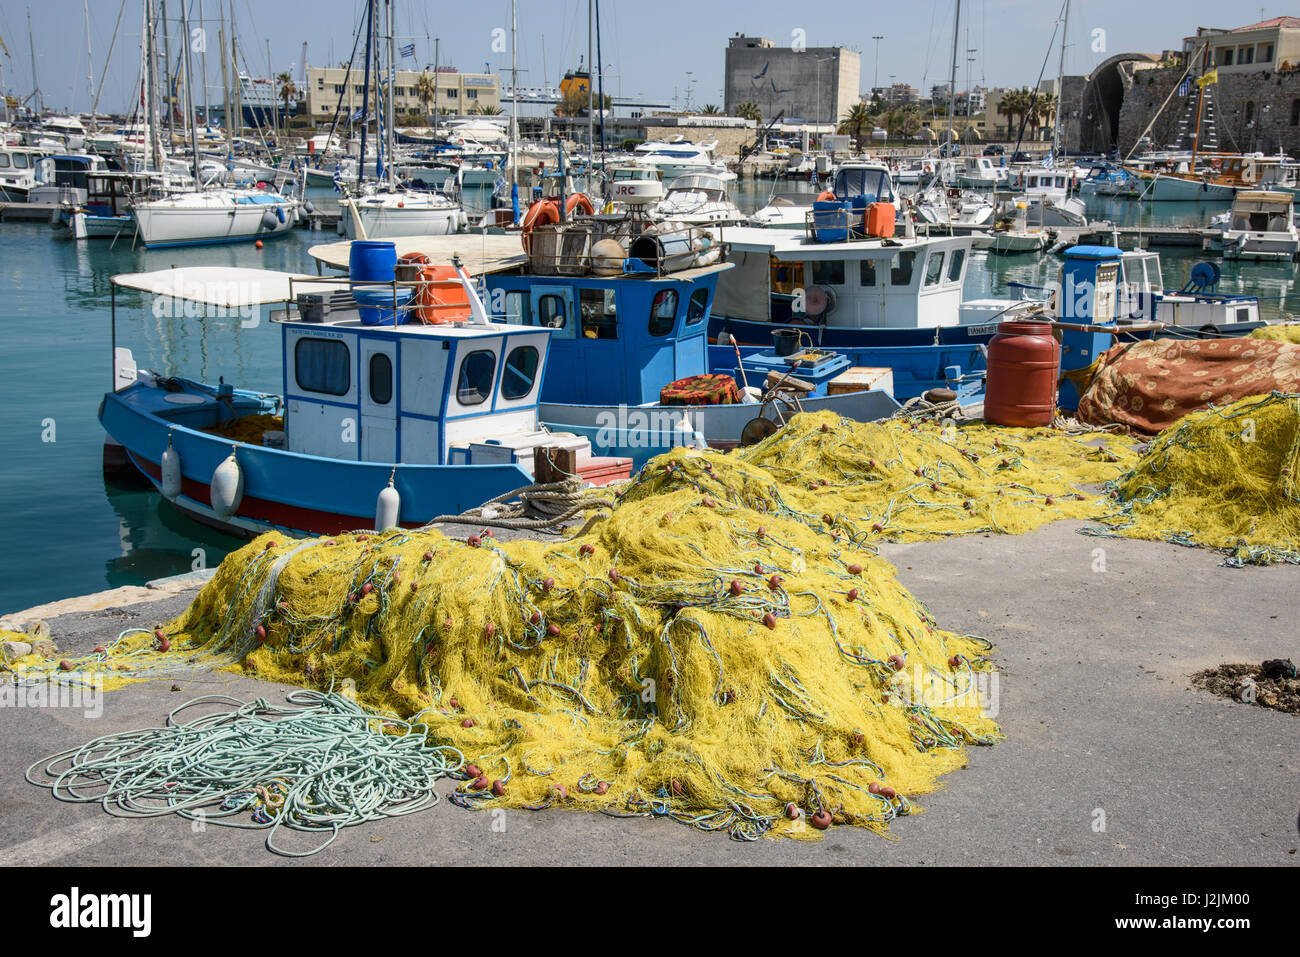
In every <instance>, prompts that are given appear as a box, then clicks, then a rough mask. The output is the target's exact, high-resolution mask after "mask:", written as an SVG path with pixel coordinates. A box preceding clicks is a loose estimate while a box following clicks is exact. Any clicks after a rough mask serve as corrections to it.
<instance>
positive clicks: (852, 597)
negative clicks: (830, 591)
mask: <svg viewBox="0 0 1300 957" xmlns="http://www.w3.org/2000/svg"><path fill="white" fill-rule="evenodd" d="M845 597H846V598H848V600H849V601H857V600H858V590H857V589H856V588H850V589H849V592H848V594H847V595H846V596H845Z"/></svg>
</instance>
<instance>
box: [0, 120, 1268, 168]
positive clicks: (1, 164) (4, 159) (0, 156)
mask: <svg viewBox="0 0 1300 957" xmlns="http://www.w3.org/2000/svg"><path fill="white" fill-rule="evenodd" d="M1292 125H1294V124H1292ZM8 168H9V154H8V153H0V169H8Z"/></svg>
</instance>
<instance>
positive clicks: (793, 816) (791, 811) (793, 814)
mask: <svg viewBox="0 0 1300 957" xmlns="http://www.w3.org/2000/svg"><path fill="white" fill-rule="evenodd" d="M802 815H803V811H801V810H799V805H797V804H795V803H794V802H793V801H791V802H790V803H789V804H787V805H786V806H785V816H786V817H788V818H789V819H790V820H792V821H797V820H799V818H800V817H801V816H802Z"/></svg>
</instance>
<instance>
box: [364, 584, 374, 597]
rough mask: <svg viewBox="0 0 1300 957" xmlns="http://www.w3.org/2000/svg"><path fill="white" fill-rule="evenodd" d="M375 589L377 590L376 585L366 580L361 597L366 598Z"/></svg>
mask: <svg viewBox="0 0 1300 957" xmlns="http://www.w3.org/2000/svg"><path fill="white" fill-rule="evenodd" d="M374 590H375V586H374V585H373V584H372V583H371V582H366V583H365V584H364V585H362V586H361V597H362V598H364V597H365V596H366V595H369V594H370V593H371V592H372V591H374Z"/></svg>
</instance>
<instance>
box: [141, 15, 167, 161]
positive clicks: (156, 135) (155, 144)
mask: <svg viewBox="0 0 1300 957" xmlns="http://www.w3.org/2000/svg"><path fill="white" fill-rule="evenodd" d="M157 16H158V8H157V7H156V6H154V0H148V12H147V14H146V19H147V20H148V29H147V31H146V32H147V34H148V38H149V39H148V43H147V44H146V51H145V55H146V57H147V58H148V60H149V84H148V86H149V101H148V103H147V104H146V107H147V111H148V114H149V126H150V130H149V144H148V150H149V151H150V152H151V153H152V154H153V163H154V166H153V168H154V169H155V170H157V171H158V172H162V171H163V148H162V117H161V116H160V115H159V113H158V107H159V102H158V101H159V93H158V19H157Z"/></svg>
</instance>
